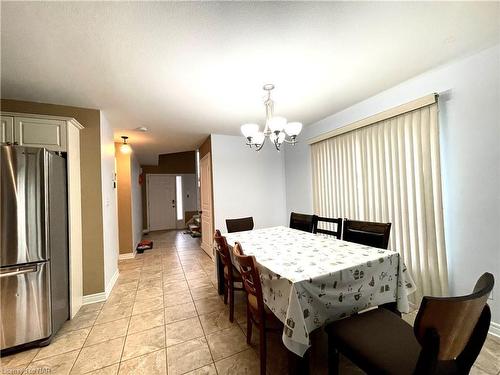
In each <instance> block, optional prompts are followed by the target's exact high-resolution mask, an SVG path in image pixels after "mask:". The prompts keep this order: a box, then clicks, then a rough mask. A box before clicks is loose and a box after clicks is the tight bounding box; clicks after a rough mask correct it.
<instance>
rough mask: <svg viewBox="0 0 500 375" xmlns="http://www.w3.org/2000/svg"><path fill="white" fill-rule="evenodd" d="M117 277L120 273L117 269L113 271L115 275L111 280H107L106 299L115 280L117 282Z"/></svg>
mask: <svg viewBox="0 0 500 375" xmlns="http://www.w3.org/2000/svg"><path fill="white" fill-rule="evenodd" d="M119 275H120V271H118V268H117V269H116V271H115V274H114V275H113V277H112V278H111V280H109V283H108V285H106V299H108V297H109V295H110V293H111V291H112V290H113V287H114V286H115V283H116V280H118V276H119Z"/></svg>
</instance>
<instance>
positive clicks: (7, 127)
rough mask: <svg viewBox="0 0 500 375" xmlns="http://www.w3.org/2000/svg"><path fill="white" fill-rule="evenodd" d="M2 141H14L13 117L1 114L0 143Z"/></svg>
mask: <svg viewBox="0 0 500 375" xmlns="http://www.w3.org/2000/svg"><path fill="white" fill-rule="evenodd" d="M2 142H14V117H9V116H2V122H1V125H0V143H2Z"/></svg>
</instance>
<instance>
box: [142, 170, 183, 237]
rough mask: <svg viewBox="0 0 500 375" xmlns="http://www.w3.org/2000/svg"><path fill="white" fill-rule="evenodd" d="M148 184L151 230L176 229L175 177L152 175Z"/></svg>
mask: <svg viewBox="0 0 500 375" xmlns="http://www.w3.org/2000/svg"><path fill="white" fill-rule="evenodd" d="M147 184H148V185H147V193H148V226H149V230H165V229H175V228H176V212H175V176H172V175H162V174H150V175H148V177H147Z"/></svg>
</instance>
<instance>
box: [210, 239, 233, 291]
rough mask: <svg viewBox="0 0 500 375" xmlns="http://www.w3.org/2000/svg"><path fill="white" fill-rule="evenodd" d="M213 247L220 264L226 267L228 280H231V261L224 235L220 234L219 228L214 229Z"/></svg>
mask: <svg viewBox="0 0 500 375" xmlns="http://www.w3.org/2000/svg"><path fill="white" fill-rule="evenodd" d="M214 240H215V248H216V250H217V252H218V253H219V256H220V259H221V261H222V264H223V265H224V266H225V267H227V268H228V270H229V272H228V277H229V279H230V280H229V281H232V280H231V279H232V276H233V273H232V272H231V270H232V268H233V263H232V262H231V253H230V251H229V246H228V245H227V240H226V237H224V236H223V235H221V233H220V230H218V229H217V230H216V231H215V234H214Z"/></svg>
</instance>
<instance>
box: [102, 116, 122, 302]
mask: <svg viewBox="0 0 500 375" xmlns="http://www.w3.org/2000/svg"><path fill="white" fill-rule="evenodd" d="M114 174H115V143H114V140H113V129H112V128H111V126H110V125H109V123H108V121H107V119H106V117H105V116H104V114H103V113H102V112H101V184H102V215H103V236H104V238H103V240H104V283H105V284H104V285H105V288H106V293H109V292H110V288H112V281H113V276H114V275H115V273H116V272H118V212H117V203H116V189H114V187H113V178H114Z"/></svg>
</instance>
